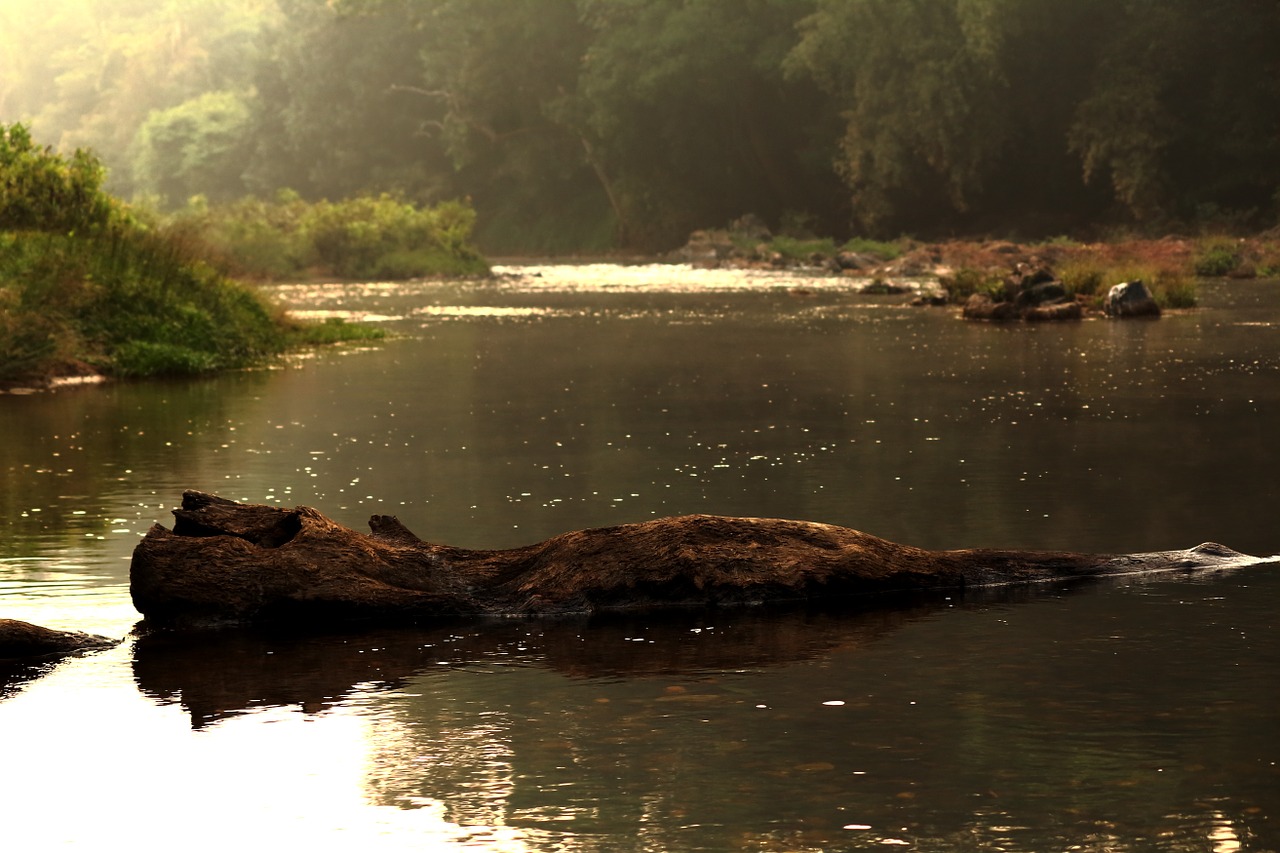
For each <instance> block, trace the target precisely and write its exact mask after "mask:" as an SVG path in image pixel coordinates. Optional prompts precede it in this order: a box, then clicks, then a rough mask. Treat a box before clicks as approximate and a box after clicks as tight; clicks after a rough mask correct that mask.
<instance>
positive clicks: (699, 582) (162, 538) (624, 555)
mask: <svg viewBox="0 0 1280 853" xmlns="http://www.w3.org/2000/svg"><path fill="white" fill-rule="evenodd" d="M174 516H175V517H176V519H177V522H176V524H175V525H174V529H173V530H172V531H170V530H167V529H165V528H164V527H162V526H160V525H158V524H157V525H155V526H153V527H152V528H151V530H150V531H148V533H147V535H146V536H145V537H144V538H143V539H142V541H141V542H140V543H139V544H138V547H137V548H136V549H135V551H134V555H133V564H132V571H131V577H130V583H131V592H132V595H133V601H134V606H136V607H137V608H138V610H139V611H140V612H142V614H143V615H144V616H146V618H147V621H148V623H150V624H154V625H161V626H164V625H197V624H202V623H219V622H265V621H272V620H300V619H301V620H332V619H344V618H378V619H394V618H414V619H416V618H422V617H448V616H476V615H494V614H555V613H588V612H593V611H596V610H601V609H612V608H626V607H639V606H651V605H664V604H665V605H670V604H730V603H747V602H763V601H771V600H788V599H813V598H827V597H833V596H846V595H862V594H869V593H881V592H891V591H903V590H930V589H954V588H963V587H966V586H982V585H994V584H1012V583H1031V582H1037V581H1044V580H1053V579H1063V578H1083V577H1096V576H1101V575H1112V574H1125V573H1133V572H1143V571H1157V570H1174V569H1200V568H1219V567H1229V566H1239V565H1248V564H1251V563H1257V562H1261V561H1260V560H1258V559H1257V558H1254V557H1248V556H1246V555H1242V554H1238V553H1236V552H1235V551H1232V550H1230V549H1229V548H1224V547H1223V546H1221V545H1215V544H1212V543H1208V544H1205V545H1201V546H1198V547H1196V548H1193V549H1190V550H1187V551H1168V552H1159V553H1155V554H1135V555H1122V556H1114V555H1090V554H1075V553H1066V552H1037V551H998V550H962V551H927V550H924V549H921V548H914V547H911V546H909V545H899V544H897V543H894V542H889V541H887V540H884V539H879V538H877V537H875V536H870V535H868V534H866V533H861V532H859V531H857V530H851V529H849V528H845V527H836V526H833V525H829V524H818V523H814V522H807V521H786V520H781V519H761V518H724V517H719V516H707V515H690V516H682V517H679V518H663V519H658V520H655V521H648V522H643V523H639V524H625V525H621V526H618V527H604V528H596V529H591V530H580V531H575V532H571V533H565V534H563V535H560V536H556V537H554V538H552V539H548V540H546V541H545V542H540V543H537V544H534V545H526V546H524V547H520V548H511V549H507V550H499V551H487V550H478V551H473V550H467V549H463V548H454V547H450V546H447V545H437V544H433V543H430V542H424V541H422V540H421V539H419V538H418V537H416V536H414V535H413V534H412V533H410V532H409V531H408V530H407V529H406V528H405V527H404V526H403V525H401V524H400V522H399V521H398V520H397V519H396V518H394V517H392V516H374V517H373V518H371V519H370V521H369V526H370V530H371V532H370V533H369V534H363V533H359V532H357V531H355V530H351V529H350V528H347V527H343V526H342V525H340V524H338V523H336V522H334V521H331V520H330V519H328V518H325V517H324V516H323V515H321V514H320V513H319V512H317V511H316V510H314V509H311V508H310V507H297V508H295V509H282V508H279V507H270V506H260V505H252V504H240V503H236V502H235V501H229V500H225V499H223V498H218V497H215V496H213V495H208V494H203V493H201V492H195V491H188V492H186V493H184V495H183V500H182V508H181V509H178V510H174Z"/></svg>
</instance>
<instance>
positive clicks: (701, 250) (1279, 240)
mask: <svg viewBox="0 0 1280 853" xmlns="http://www.w3.org/2000/svg"><path fill="white" fill-rule="evenodd" d="M668 258H669V259H671V260H676V261H683V262H686V263H690V264H693V265H694V266H697V267H702V268H716V267H727V268H775V269H776V268H813V269H818V270H822V271H824V272H826V273H835V274H840V275H847V276H853V277H859V278H871V279H874V280H876V281H879V282H884V283H885V284H886V285H890V286H891V285H892V282H893V280H894V279H920V278H936V279H938V280H939V281H940V282H941V283H942V285H943V287H944V288H945V289H946V290H947V292H948V294H949V298H950V300H951V301H952V302H964V301H965V300H966V299H968V297H969V296H971V295H973V294H974V293H982V292H987V293H990V294H992V295H995V296H996V297H997V298H999V294H1000V293H1001V292H1002V291H1008V290H1009V282H1010V279H1011V277H1014V278H1019V279H1021V278H1024V277H1025V276H1026V275H1027V274H1028V273H1029V272H1033V271H1034V272H1038V273H1040V274H1041V275H1043V274H1044V273H1048V274H1049V275H1050V276H1051V277H1052V278H1053V279H1054V280H1058V281H1060V282H1061V283H1062V285H1063V287H1064V289H1065V291H1066V293H1067V294H1068V295H1069V296H1072V297H1076V298H1079V299H1080V300H1081V301H1083V302H1087V303H1091V302H1096V303H1098V306H1100V304H1101V301H1102V299H1103V297H1104V295H1105V294H1106V292H1107V290H1108V289H1109V288H1110V287H1112V286H1113V285H1115V284H1119V283H1121V282H1127V281H1133V280H1135V279H1137V280H1142V281H1144V282H1145V283H1146V284H1147V285H1148V286H1149V287H1150V289H1151V291H1152V293H1153V294H1154V296H1155V298H1156V300H1157V302H1158V303H1159V304H1160V305H1161V307H1165V308H1189V307H1193V306H1194V305H1195V304H1196V301H1197V298H1196V281H1197V280H1198V279H1203V278H1219V277H1232V278H1255V277H1276V276H1280V229H1272V230H1271V231H1268V232H1264V233H1262V234H1258V235H1253V236H1248V237H1239V236H1230V235H1215V236H1202V237H1184V236H1166V237H1161V238H1158V239H1151V238H1136V237H1123V238H1118V239H1115V240H1109V241H1097V242H1083V241H1077V240H1072V239H1069V238H1066V237H1058V238H1054V239H1050V240H1040V241H1028V242H1013V241H1010V240H996V239H956V240H946V241H938V242H921V241H917V240H912V239H910V238H902V239H898V240H892V241H875V240H867V239H853V240H849V241H847V242H846V243H844V244H842V245H838V244H836V242H835V241H834V240H831V239H797V238H794V237H787V236H775V235H773V234H771V233H769V231H768V229H767V228H765V227H764V226H763V225H762V224H761V223H760V222H759V221H758V220H755V219H754V218H752V217H744V218H743V219H741V220H738V221H736V222H735V223H733V225H732V226H731V227H730V228H728V229H720V230H706V231H696V232H694V233H693V234H692V235H690V238H689V241H688V242H687V243H686V244H685V245H684V246H682V247H681V248H679V249H677V250H676V251H675V252H672V253H671V254H670V255H669V256H668Z"/></svg>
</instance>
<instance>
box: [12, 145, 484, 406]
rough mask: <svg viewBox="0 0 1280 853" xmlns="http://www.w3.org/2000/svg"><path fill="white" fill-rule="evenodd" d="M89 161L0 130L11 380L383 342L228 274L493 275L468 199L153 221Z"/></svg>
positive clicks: (179, 366) (283, 205)
mask: <svg viewBox="0 0 1280 853" xmlns="http://www.w3.org/2000/svg"><path fill="white" fill-rule="evenodd" d="M103 178H104V171H103V169H102V166H101V164H100V163H99V162H98V161H97V160H96V159H95V158H94V157H93V156H92V155H90V154H87V153H85V152H80V151H78V152H76V153H75V154H74V155H72V156H70V157H63V156H61V155H58V154H56V153H54V152H52V151H51V150H50V149H49V148H47V147H43V146H39V145H37V144H36V143H35V142H34V141H33V140H32V139H31V137H30V135H29V134H28V133H27V131H26V129H25V128H24V127H23V126H21V125H13V126H11V127H5V126H3V125H0V383H3V384H6V385H13V384H17V383H26V382H37V383H38V382H42V381H45V380H48V379H50V378H53V377H57V376H60V375H75V374H88V373H102V374H107V375H112V376H120V377H145V376H180V375H192V374H199V373H207V372H211V371H216V370H224V369H228V368H237V367H244V366H247V365H252V364H258V363H261V362H263V361H266V360H268V359H271V358H273V357H275V356H278V355H280V354H281V353H283V352H285V351H287V350H289V349H292V348H297V347H301V346H306V345H311V344H323V343H335V342H340V341H348V340H364V339H369V338H374V337H381V335H382V332H381V331H380V330H377V329H370V328H367V327H362V326H357V325H353V324H348V323H342V322H334V321H329V322H325V323H319V324H316V323H301V322H297V321H294V320H291V319H289V318H288V317H287V315H286V313H285V310H284V309H283V308H282V307H280V306H277V305H273V304H271V303H269V302H268V301H267V300H266V299H264V298H263V297H262V296H261V295H260V294H259V293H258V291H257V290H256V289H254V288H253V287H251V286H249V285H246V284H243V283H241V282H240V281H237V280H235V279H233V278H231V277H229V275H228V274H227V272H226V271H227V270H228V269H229V268H233V269H236V270H240V271H242V272H243V273H245V274H248V275H255V276H263V277H271V276H296V275H300V274H302V273H303V272H308V273H314V274H322V275H324V274H327V275H335V276H341V277H357V276H364V275H369V276H378V277H408V276H412V275H418V274H463V273H474V272H483V271H484V270H486V269H487V267H486V265H485V263H484V261H483V259H481V258H480V257H479V256H478V255H476V254H475V253H474V251H472V250H471V249H470V248H469V247H468V245H467V239H468V235H469V234H470V229H471V226H472V224H473V219H472V214H471V212H470V210H469V208H467V207H465V206H464V205H461V204H456V205H448V206H442V207H440V208H434V209H422V208H416V207H414V206H412V205H407V204H404V203H402V202H399V201H397V200H395V199H391V198H389V197H385V196H384V197H380V198H376V199H374V198H369V199H356V200H353V201H350V202H343V203H340V204H329V203H322V204H319V205H307V204H303V203H302V202H300V201H298V200H297V199H295V198H285V199H281V200H280V201H279V202H277V203H273V204H271V205H264V204H262V203H259V202H253V201H247V202H244V203H242V204H240V205H237V206H233V207H229V208H225V209H223V210H220V211H210V210H208V209H197V208H193V209H192V210H189V211H187V212H186V213H185V214H183V215H181V216H178V217H175V218H173V219H171V220H160V219H158V218H156V217H154V216H143V215H139V214H138V213H137V212H136V211H134V210H132V209H130V208H129V207H128V206H126V205H124V204H122V203H121V202H120V201H118V200H117V199H114V198H112V197H110V196H108V195H107V194H105V193H104V192H103V191H102V189H101V186H102V181H103Z"/></svg>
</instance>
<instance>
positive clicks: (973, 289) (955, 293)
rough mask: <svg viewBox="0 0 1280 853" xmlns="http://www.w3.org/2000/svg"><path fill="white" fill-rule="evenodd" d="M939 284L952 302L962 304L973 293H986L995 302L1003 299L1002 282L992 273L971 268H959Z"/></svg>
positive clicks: (943, 278) (944, 277)
mask: <svg viewBox="0 0 1280 853" xmlns="http://www.w3.org/2000/svg"><path fill="white" fill-rule="evenodd" d="M939 283H940V284H941V285H942V286H943V287H945V288H946V289H947V293H948V294H949V295H950V299H951V301H952V302H964V301H966V300H968V298H969V297H970V296H972V295H973V294H975V293H986V294H987V295H989V296H991V297H992V298H993V299H995V300H996V301H997V302H999V301H1001V300H1002V299H1003V298H1004V281H1003V280H1002V279H1001V278H1000V277H999V276H998V275H995V274H994V273H990V272H986V271H984V270H979V269H974V268H973V267H961V268H960V269H958V270H956V271H955V273H953V274H952V275H949V276H943V277H942V278H940V279H939Z"/></svg>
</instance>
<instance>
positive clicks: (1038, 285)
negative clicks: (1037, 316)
mask: <svg viewBox="0 0 1280 853" xmlns="http://www.w3.org/2000/svg"><path fill="white" fill-rule="evenodd" d="M1066 298H1067V291H1066V288H1064V287H1063V286H1062V282H1060V281H1057V280H1055V279H1052V278H1050V279H1048V280H1047V281H1037V282H1034V283H1032V284H1027V285H1023V287H1022V288H1021V289H1020V290H1019V291H1018V295H1017V296H1015V297H1014V300H1013V301H1014V304H1015V305H1017V306H1018V307H1019V308H1031V307H1035V306H1037V305H1052V304H1056V303H1059V302H1063V301H1065V300H1066Z"/></svg>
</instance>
